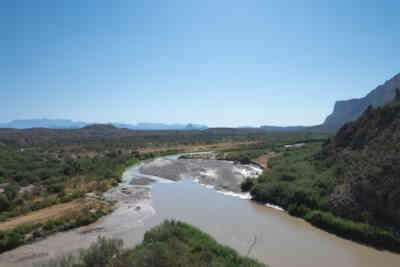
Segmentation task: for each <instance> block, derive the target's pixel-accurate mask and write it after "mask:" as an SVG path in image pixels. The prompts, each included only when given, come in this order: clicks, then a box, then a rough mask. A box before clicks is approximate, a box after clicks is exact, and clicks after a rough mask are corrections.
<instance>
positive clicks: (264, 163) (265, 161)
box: [253, 152, 281, 170]
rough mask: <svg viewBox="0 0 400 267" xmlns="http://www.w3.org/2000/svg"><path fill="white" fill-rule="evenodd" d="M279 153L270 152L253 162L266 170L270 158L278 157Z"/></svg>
mask: <svg viewBox="0 0 400 267" xmlns="http://www.w3.org/2000/svg"><path fill="white" fill-rule="evenodd" d="M280 155H281V154H280V153H275V152H271V153H269V154H265V155H262V156H259V157H258V158H256V159H254V160H253V162H255V163H257V164H258V165H260V166H261V167H263V168H264V170H267V169H268V161H269V159H270V158H273V157H277V156H280Z"/></svg>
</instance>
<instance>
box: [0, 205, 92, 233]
mask: <svg viewBox="0 0 400 267" xmlns="http://www.w3.org/2000/svg"><path fill="white" fill-rule="evenodd" d="M86 204H87V203H83V202H82V201H73V202H68V203H64V204H58V205H54V206H51V207H49V208H44V209H41V210H38V211H34V212H31V213H28V214H27V215H23V216H18V217H14V218H11V219H10V220H8V221H5V222H2V223H0V230H2V231H4V230H10V229H12V228H14V227H16V226H18V225H21V224H25V223H40V222H46V221H48V220H49V219H56V218H60V217H62V216H64V215H65V214H68V213H70V212H76V211H77V210H80V209H81V208H82V207H83V206H86Z"/></svg>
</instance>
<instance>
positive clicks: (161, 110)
mask: <svg viewBox="0 0 400 267" xmlns="http://www.w3.org/2000/svg"><path fill="white" fill-rule="evenodd" d="M22 2H23V4H21V2H20V1H18V2H15V3H14V2H11V1H10V2H9V3H2V4H1V6H2V8H1V9H0V10H1V11H0V12H1V15H2V16H1V18H0V20H1V22H2V23H1V26H0V27H1V28H2V33H3V37H4V38H3V39H4V40H3V41H2V44H3V46H2V49H1V52H0V56H1V57H2V62H1V63H0V64H1V66H2V74H3V75H2V79H1V81H2V94H1V96H2V97H1V98H0V107H1V108H0V111H1V112H0V122H1V123H3V122H4V123H5V122H9V121H12V120H17V119H39V118H46V119H70V120H73V121H84V122H96V123H109V122H119V123H127V124H136V123H139V122H150V123H166V124H175V123H179V124H185V123H196V124H205V125H207V126H209V127H216V126H218V127H238V126H246V125H248V126H260V125H276V126H292V125H305V126H310V125H318V124H320V123H322V122H323V120H324V119H325V118H326V116H327V115H329V114H330V113H331V112H332V110H333V105H334V103H335V101H337V100H343V99H351V98H360V97H363V96H365V95H366V94H367V93H369V92H370V91H371V90H372V89H374V88H375V87H376V86H378V85H380V84H382V83H384V82H385V81H386V80H388V79H390V78H391V77H393V76H394V75H395V74H397V73H399V72H400V67H399V61H398V59H399V57H398V51H397V48H398V47H399V46H400V37H398V36H397V35H396V34H394V33H395V32H397V29H398V26H399V22H398V14H397V13H398V12H397V11H398V10H399V8H400V4H399V3H398V2H395V1H385V2H378V1H351V3H349V1H344V0H342V1H334V2H328V1H305V3H299V2H294V1H279V2H275V1H271V2H270V1H246V2H242V1H225V0H224V1H199V2H190V3H189V1H146V2H137V1H129V2H128V1H126V2H123V1H112V2H107V1H104V2H100V1H98V2H95V4H93V2H92V3H84V2H82V1H63V2H61V1H60V2H54V1H49V0H47V1H22Z"/></svg>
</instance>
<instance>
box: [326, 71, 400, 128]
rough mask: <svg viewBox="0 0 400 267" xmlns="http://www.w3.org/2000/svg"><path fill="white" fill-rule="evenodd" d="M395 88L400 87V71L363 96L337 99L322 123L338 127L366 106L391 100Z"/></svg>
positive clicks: (355, 117) (359, 113)
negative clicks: (330, 112)
mask: <svg viewBox="0 0 400 267" xmlns="http://www.w3.org/2000/svg"><path fill="white" fill-rule="evenodd" d="M396 88H400V73H399V74H397V75H396V76H394V77H393V78H392V79H390V80H389V81H386V82H385V83H384V84H383V85H380V86H378V87H377V88H375V89H374V90H373V91H371V92H370V93H369V94H368V95H366V96H365V97H363V98H358V99H351V100H342V101H337V102H336V103H335V107H334V110H333V113H332V114H331V115H329V116H328V117H327V118H326V120H325V122H324V125H325V126H330V127H335V128H337V129H339V128H340V127H341V126H343V125H344V124H345V123H346V122H349V121H354V120H356V119H357V118H358V117H360V116H361V114H362V113H363V112H364V111H365V110H366V109H367V107H368V106H370V105H372V106H373V107H379V106H383V105H385V104H387V103H389V102H390V101H392V100H393V98H394V97H395V94H396V93H395V89H396Z"/></svg>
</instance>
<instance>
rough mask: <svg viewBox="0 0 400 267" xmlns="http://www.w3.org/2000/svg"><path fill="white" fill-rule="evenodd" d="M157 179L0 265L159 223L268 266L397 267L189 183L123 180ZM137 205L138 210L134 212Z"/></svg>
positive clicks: (397, 262)
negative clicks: (147, 190) (88, 222)
mask: <svg viewBox="0 0 400 267" xmlns="http://www.w3.org/2000/svg"><path fill="white" fill-rule="evenodd" d="M133 177H134V178H135V179H137V178H149V179H152V180H157V182H155V183H154V184H152V185H151V199H146V200H143V201H141V202H138V203H136V202H135V204H129V203H126V204H124V205H121V206H120V207H119V208H118V209H117V211H116V212H114V213H113V214H111V215H109V216H106V217H105V218H104V219H103V220H102V221H100V222H99V223H98V224H97V225H95V226H94V228H93V231H89V233H85V234H82V232H79V231H78V230H75V231H70V232H67V233H60V234H57V235H54V236H52V237H49V238H48V239H45V240H43V241H40V242H36V243H34V244H31V245H28V246H24V247H21V248H18V249H16V250H13V251H11V252H8V253H3V254H2V255H0V266H2V267H3V266H8V267H11V266H13V267H15V266H30V265H31V263H32V262H38V261H41V260H45V259H46V258H48V257H54V256H56V255H59V254H60V251H61V252H62V253H68V252H70V251H73V250H74V249H76V248H78V247H87V246H88V245H89V244H90V243H91V242H92V241H93V240H95V239H96V237H97V236H98V235H103V236H108V237H117V238H122V239H123V240H124V241H125V244H126V245H127V246H132V245H134V244H137V243H138V242H140V241H141V239H142V238H143V234H144V232H145V231H146V230H148V229H150V228H151V227H153V226H155V225H157V224H159V223H160V222H162V221H163V220H165V219H177V220H182V221H185V222H188V223H191V224H193V225H195V226H197V227H199V228H200V229H201V230H203V231H206V232H208V233H209V234H211V235H212V236H213V237H215V239H217V241H219V242H221V243H223V244H226V245H229V246H231V247H233V248H234V249H236V250H238V251H239V252H240V253H241V254H243V255H246V254H247V252H248V250H249V247H250V245H251V243H252V242H253V241H254V240H256V245H255V246H254V247H253V249H252V250H251V252H250V256H251V257H255V258H257V259H259V260H260V261H263V262H265V263H267V264H269V265H270V266H272V267H274V266H276V267H288V266H296V267H303V266H304V267H305V266H307V267H310V266H315V267H320V266H326V267H330V266H332V267H333V266H335V267H337V266H341V267H347V266H348V267H350V266H360V267H361V266H362V267H376V266H379V267H389V266H391V267H394V266H396V267H398V266H400V255H398V254H392V253H389V252H385V251H378V250H375V249H373V248H369V247H366V246H362V245H359V244H356V243H353V242H350V241H347V240H344V239H341V238H338V237H336V236H334V235H331V234H328V233H326V232H324V231H321V230H318V229H317V228H315V227H312V226H310V225H309V224H308V223H306V222H304V221H302V220H300V219H296V218H293V217H291V216H289V215H287V214H286V213H284V212H281V211H278V210H275V209H272V208H268V207H265V206H262V205H258V204H255V203H253V202H252V201H249V200H244V199H240V198H237V197H233V196H229V195H224V194H221V193H217V192H216V191H215V190H214V189H210V188H207V187H205V186H202V185H200V184H198V183H196V182H194V181H193V180H191V179H185V180H181V181H179V182H167V181H164V180H163V179H160V178H156V177H151V176H148V175H142V174H140V171H139V168H138V167H134V168H130V169H129V170H128V171H127V172H126V173H125V176H124V181H126V182H129V181H130V180H131V179H132V178H133ZM137 205H140V206H141V207H142V208H141V210H140V211H136V210H135V207H136V206H137Z"/></svg>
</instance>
